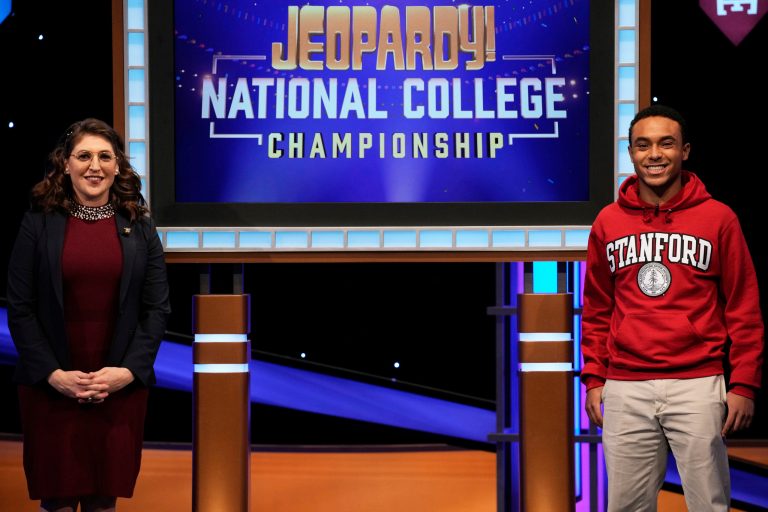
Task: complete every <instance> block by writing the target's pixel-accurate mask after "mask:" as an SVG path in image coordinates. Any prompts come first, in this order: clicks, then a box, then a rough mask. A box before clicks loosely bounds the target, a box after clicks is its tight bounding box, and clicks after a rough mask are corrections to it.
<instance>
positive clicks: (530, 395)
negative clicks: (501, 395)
mask: <svg viewBox="0 0 768 512" xmlns="http://www.w3.org/2000/svg"><path fill="white" fill-rule="evenodd" d="M517 308H518V309H517V311H518V332H519V333H520V341H519V344H518V350H519V352H518V360H519V364H520V373H519V379H520V380H519V382H520V483H521V485H520V495H521V510H526V511H528V510H531V511H536V510H557V511H569V510H574V507H575V496H574V493H575V484H574V454H573V451H574V444H573V430H574V423H573V295H572V294H568V293H536V294H534V293H523V294H519V295H518V303H517Z"/></svg>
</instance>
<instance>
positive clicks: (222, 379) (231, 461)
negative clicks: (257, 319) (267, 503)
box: [192, 294, 251, 512]
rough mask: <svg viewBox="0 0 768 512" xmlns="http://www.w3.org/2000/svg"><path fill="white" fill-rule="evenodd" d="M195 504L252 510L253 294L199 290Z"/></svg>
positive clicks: (196, 507)
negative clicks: (216, 293) (249, 333)
mask: <svg viewBox="0 0 768 512" xmlns="http://www.w3.org/2000/svg"><path fill="white" fill-rule="evenodd" d="M193 323H194V332H195V342H194V349H193V359H194V382H193V394H194V436H193V446H192V510H193V511H195V512H219V511H221V512H248V485H249V480H250V478H249V472H250V471H249V462H250V453H249V451H250V396H249V388H250V386H249V384H250V372H249V371H248V362H249V360H250V355H251V350H250V343H249V341H248V332H249V331H250V296H249V295H244V294H241V295H195V296H194V297H193Z"/></svg>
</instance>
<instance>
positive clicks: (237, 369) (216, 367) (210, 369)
mask: <svg viewBox="0 0 768 512" xmlns="http://www.w3.org/2000/svg"><path fill="white" fill-rule="evenodd" d="M195 373H248V364H247V363H243V364H196V365H195Z"/></svg>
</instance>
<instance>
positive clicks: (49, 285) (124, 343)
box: [8, 212, 171, 385]
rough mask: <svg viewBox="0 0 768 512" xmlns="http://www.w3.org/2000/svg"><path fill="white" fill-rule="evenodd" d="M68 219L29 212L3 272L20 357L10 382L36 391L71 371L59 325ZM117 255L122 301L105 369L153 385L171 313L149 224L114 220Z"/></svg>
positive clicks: (157, 242) (159, 248)
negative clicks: (40, 384) (119, 249)
mask: <svg viewBox="0 0 768 512" xmlns="http://www.w3.org/2000/svg"><path fill="white" fill-rule="evenodd" d="M66 222H67V217H66V215H64V214H62V213H58V212H54V213H42V212H27V213H26V214H25V215H24V219H23V220H22V222H21V228H20V229H19V234H18V237H17V238H16V243H15V245H14V247H13V251H12V253H11V258H10V262H9V265H8V327H9V329H10V331H11V337H12V338H13V342H14V344H15V345H16V350H17V351H18V352H19V360H18V363H17V365H16V371H15V373H14V380H15V381H16V382H18V383H21V384H35V383H37V382H40V381H41V380H43V379H46V378H47V377H48V375H49V374H50V373H51V372H53V371H54V370H56V369H58V368H61V369H62V370H78V369H79V368H72V366H71V363H70V355H69V349H68V347H67V339H66V337H67V335H66V329H65V326H64V306H63V299H62V297H63V292H62V290H63V284H62V276H61V252H62V249H63V246H64V229H65V227H66ZM116 224H117V232H118V235H119V236H118V238H119V239H120V243H121V245H122V250H123V273H122V277H121V279H120V302H119V307H118V313H117V321H116V323H115V334H114V336H113V338H112V342H111V344H110V347H109V352H108V355H107V361H106V364H105V366H118V367H124V368H128V369H129V370H130V371H131V372H132V373H133V375H134V377H135V378H136V380H137V381H139V382H140V383H142V384H144V385H150V384H154V382H155V372H154V369H153V367H152V366H153V364H154V362H155V356H156V355H157V350H158V348H159V347H160V341H161V340H162V336H163V334H164V333H165V325H166V321H167V317H168V315H169V314H170V311H171V309H170V304H169V299H168V280H167V276H166V272H165V259H164V257H163V246H162V244H161V242H160V239H159V237H158V235H157V231H156V229H155V225H154V223H153V221H152V220H151V218H149V217H143V218H141V219H139V220H138V221H135V222H134V223H133V224H131V223H130V221H129V219H128V218H126V217H124V216H122V215H121V214H116Z"/></svg>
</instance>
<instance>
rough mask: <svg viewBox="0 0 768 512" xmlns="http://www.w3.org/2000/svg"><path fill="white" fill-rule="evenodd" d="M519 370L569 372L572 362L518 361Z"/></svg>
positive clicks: (571, 368)
mask: <svg viewBox="0 0 768 512" xmlns="http://www.w3.org/2000/svg"><path fill="white" fill-rule="evenodd" d="M519 369H520V371H521V372H569V371H572V370H573V364H572V363H520V365H519Z"/></svg>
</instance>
